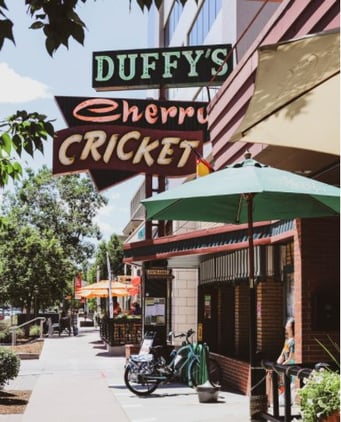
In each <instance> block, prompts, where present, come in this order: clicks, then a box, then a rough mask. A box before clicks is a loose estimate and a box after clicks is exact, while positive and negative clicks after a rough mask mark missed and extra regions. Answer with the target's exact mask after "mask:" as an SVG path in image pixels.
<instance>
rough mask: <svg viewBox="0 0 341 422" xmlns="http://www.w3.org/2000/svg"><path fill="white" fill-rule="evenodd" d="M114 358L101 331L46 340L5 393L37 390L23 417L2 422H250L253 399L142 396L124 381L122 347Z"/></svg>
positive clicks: (186, 391) (163, 393) (190, 393)
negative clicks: (40, 351) (250, 408)
mask: <svg viewBox="0 0 341 422" xmlns="http://www.w3.org/2000/svg"><path fill="white" fill-rule="evenodd" d="M119 352H120V353H117V356H113V355H112V354H109V353H108V352H107V350H106V347H105V345H104V344H103V343H102V342H101V340H100V337H99V332H98V329H93V328H80V331H79V335H78V336H76V337H74V336H70V337H69V336H65V335H62V336H60V337H59V336H58V335H55V336H53V337H50V338H46V339H45V344H44V348H43V351H42V354H41V356H40V359H39V360H22V361H21V368H20V373H19V376H18V377H17V378H16V379H15V380H12V381H10V383H9V385H7V386H6V389H12V390H15V389H18V390H32V395H31V398H30V400H29V404H28V405H27V407H26V410H25V413H24V414H22V415H0V422H46V421H48V422H78V421H80V422H90V421H91V422H98V421H100V420H101V421H105V420H115V422H158V421H160V422H161V421H162V422H168V421H172V422H174V421H175V420H179V421H182V420H186V422H220V421H225V422H247V421H249V420H250V418H249V399H248V397H246V396H241V395H238V394H231V393H228V392H225V391H222V392H220V394H219V400H218V402H217V403H200V402H199V399H198V395H197V393H196V391H195V390H194V389H191V388H189V387H186V386H184V385H181V384H168V385H165V386H162V387H160V388H158V389H157V390H156V391H155V392H154V393H153V394H152V395H151V396H148V397H145V398H141V397H137V396H136V395H134V394H133V393H131V392H130V391H129V390H128V389H127V388H126V386H125V384H124V380H123V373H124V364H125V357H124V354H123V349H122V348H121V349H120V350H119Z"/></svg>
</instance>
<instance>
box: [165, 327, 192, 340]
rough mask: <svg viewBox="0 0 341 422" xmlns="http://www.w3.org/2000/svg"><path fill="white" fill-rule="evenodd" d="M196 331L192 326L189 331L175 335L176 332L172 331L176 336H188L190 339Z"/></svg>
mask: <svg viewBox="0 0 341 422" xmlns="http://www.w3.org/2000/svg"><path fill="white" fill-rule="evenodd" d="M194 333H195V331H194V330H192V328H190V329H189V330H188V331H187V333H180V334H177V335H175V334H174V333H171V334H172V335H173V337H174V338H179V337H180V338H181V337H186V339H188V338H189V337H191V336H192V335H193V334H194Z"/></svg>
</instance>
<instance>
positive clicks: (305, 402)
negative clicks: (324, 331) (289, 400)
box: [297, 336, 340, 422]
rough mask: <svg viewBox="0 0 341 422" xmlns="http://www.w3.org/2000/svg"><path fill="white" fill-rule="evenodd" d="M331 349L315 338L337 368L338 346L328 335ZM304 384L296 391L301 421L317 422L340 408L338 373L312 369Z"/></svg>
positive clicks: (327, 369)
mask: <svg viewBox="0 0 341 422" xmlns="http://www.w3.org/2000/svg"><path fill="white" fill-rule="evenodd" d="M328 339H329V342H330V343H331V345H332V347H333V350H330V348H329V347H328V346H326V345H325V344H323V343H322V342H321V341H320V340H318V339H315V340H316V342H317V343H318V344H319V345H320V346H321V348H322V349H323V350H324V351H325V352H326V353H327V355H328V356H329V357H330V358H331V359H332V361H333V362H334V363H335V364H336V366H337V367H338V368H340V365H339V359H338V358H337V357H336V356H335V353H336V355H337V356H339V354H340V348H339V346H338V345H337V344H336V343H335V342H334V341H333V340H332V339H331V337H330V336H328ZM303 382H304V386H303V387H302V388H300V389H299V390H298V391H297V393H298V396H299V397H300V405H301V414H302V418H303V422H317V421H319V420H322V419H323V418H324V417H326V416H328V415H330V414H331V413H333V412H334V411H337V410H339V409H340V374H339V372H335V371H331V370H330V369H329V368H321V369H319V370H313V371H312V373H311V374H310V376H309V377H308V378H306V379H304V381H303Z"/></svg>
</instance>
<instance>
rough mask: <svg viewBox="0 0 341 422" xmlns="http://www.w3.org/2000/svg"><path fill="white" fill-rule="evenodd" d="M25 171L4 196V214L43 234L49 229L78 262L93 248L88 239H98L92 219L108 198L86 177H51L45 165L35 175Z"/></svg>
mask: <svg viewBox="0 0 341 422" xmlns="http://www.w3.org/2000/svg"><path fill="white" fill-rule="evenodd" d="M27 174H28V175H27V178H26V179H24V180H22V181H21V182H20V184H19V183H17V184H16V191H15V193H14V194H11V193H7V195H6V196H5V200H4V204H3V211H4V213H5V216H8V215H9V216H10V217H11V218H12V219H15V221H17V223H18V224H23V225H31V226H33V227H35V228H36V229H37V230H38V231H39V233H40V234H41V235H42V236H44V234H45V233H46V232H48V231H49V230H52V231H53V233H54V235H55V236H56V237H57V238H58V240H59V242H60V245H61V247H62V248H63V251H64V252H65V253H66V254H67V255H68V256H69V257H70V259H71V260H72V261H73V262H75V263H76V264H78V265H81V264H82V262H84V261H87V260H88V259H89V257H91V256H92V253H93V251H94V244H93V243H92V242H91V241H90V239H96V240H100V238H101V234H100V230H99V228H98V226H97V225H96V224H94V223H93V219H94V217H95V216H96V214H97V211H98V210H99V209H100V208H101V207H103V206H105V205H106V204H107V203H108V200H107V199H106V198H105V197H104V196H103V195H101V194H99V193H97V192H96V191H95V188H94V186H93V184H92V183H91V181H90V179H89V178H88V177H84V176H80V175H78V174H77V175H67V176H60V177H53V176H52V173H51V171H50V170H49V169H48V168H47V167H46V166H44V167H43V168H42V169H40V170H39V171H38V172H37V173H36V174H35V173H34V172H33V171H32V170H31V169H28V173H27Z"/></svg>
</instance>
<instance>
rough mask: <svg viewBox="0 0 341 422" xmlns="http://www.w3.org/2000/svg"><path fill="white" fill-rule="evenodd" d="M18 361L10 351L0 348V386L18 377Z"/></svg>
mask: <svg viewBox="0 0 341 422" xmlns="http://www.w3.org/2000/svg"><path fill="white" fill-rule="evenodd" d="M19 369H20V359H19V358H18V356H17V355H16V354H15V353H13V352H12V351H11V350H8V349H5V348H3V347H0V386H2V385H4V384H5V383H6V382H7V381H9V380H11V379H14V378H15V377H17V376H18V374H19Z"/></svg>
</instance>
